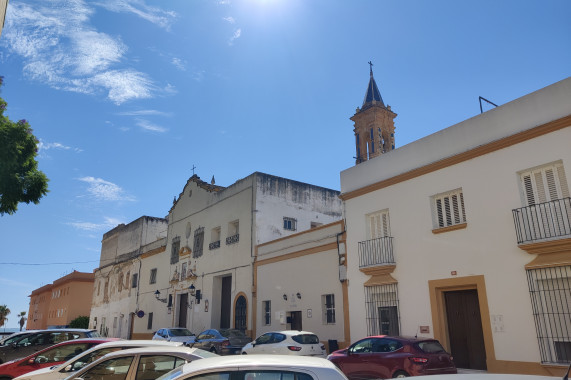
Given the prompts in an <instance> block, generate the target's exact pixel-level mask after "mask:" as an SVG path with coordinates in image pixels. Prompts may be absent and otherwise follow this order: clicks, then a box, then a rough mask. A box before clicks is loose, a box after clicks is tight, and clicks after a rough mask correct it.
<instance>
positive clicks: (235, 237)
mask: <svg viewBox="0 0 571 380" xmlns="http://www.w3.org/2000/svg"><path fill="white" fill-rule="evenodd" d="M239 240H240V234H236V235H232V236H228V237H227V238H226V244H227V245H230V244H234V243H238V241H239Z"/></svg>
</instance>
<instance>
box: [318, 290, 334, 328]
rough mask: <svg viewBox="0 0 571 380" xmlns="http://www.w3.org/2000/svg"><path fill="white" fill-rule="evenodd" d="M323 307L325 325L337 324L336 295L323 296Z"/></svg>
mask: <svg viewBox="0 0 571 380" xmlns="http://www.w3.org/2000/svg"><path fill="white" fill-rule="evenodd" d="M321 307H322V309H323V324H326V325H333V324H335V295H334V294H324V295H322V296H321Z"/></svg>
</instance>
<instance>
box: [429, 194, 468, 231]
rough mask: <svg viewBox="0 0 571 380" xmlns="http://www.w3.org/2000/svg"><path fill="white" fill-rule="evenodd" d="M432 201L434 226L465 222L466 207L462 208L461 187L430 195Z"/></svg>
mask: <svg viewBox="0 0 571 380" xmlns="http://www.w3.org/2000/svg"><path fill="white" fill-rule="evenodd" d="M432 201H433V206H434V227H435V228H443V227H448V226H453V225H455V224H461V223H466V209H465V208H464V194H463V193H462V189H457V190H453V191H449V192H447V193H442V194H438V195H435V196H433V197H432Z"/></svg>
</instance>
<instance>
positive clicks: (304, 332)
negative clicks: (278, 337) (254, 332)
mask: <svg viewBox="0 0 571 380" xmlns="http://www.w3.org/2000/svg"><path fill="white" fill-rule="evenodd" d="M268 332H271V333H278V334H284V335H301V334H310V335H316V334H315V333H312V332H311V331H302V330H282V331H268ZM266 334H267V333H266Z"/></svg>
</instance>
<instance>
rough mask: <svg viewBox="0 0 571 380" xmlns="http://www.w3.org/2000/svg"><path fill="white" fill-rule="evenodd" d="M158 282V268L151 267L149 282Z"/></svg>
mask: <svg viewBox="0 0 571 380" xmlns="http://www.w3.org/2000/svg"><path fill="white" fill-rule="evenodd" d="M156 283H157V268H153V269H151V278H150V279H149V284H156Z"/></svg>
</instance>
